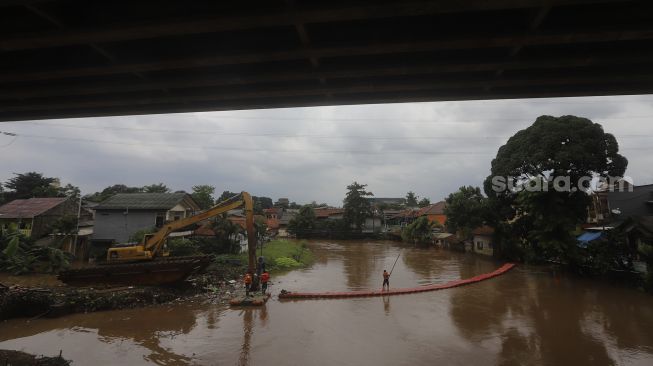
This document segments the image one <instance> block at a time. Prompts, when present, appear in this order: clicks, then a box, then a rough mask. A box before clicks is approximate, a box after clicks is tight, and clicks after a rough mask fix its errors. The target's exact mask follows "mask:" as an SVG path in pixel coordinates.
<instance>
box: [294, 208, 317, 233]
mask: <svg viewBox="0 0 653 366" xmlns="http://www.w3.org/2000/svg"><path fill="white" fill-rule="evenodd" d="M314 229H315V211H313V207H312V206H311V205H305V206H302V208H300V209H299V212H298V213H297V215H295V217H294V218H292V219H291V220H290V222H288V231H289V232H290V233H291V234H293V235H295V236H297V237H298V238H305V237H308V236H310V235H311V233H312V232H313V230H314Z"/></svg>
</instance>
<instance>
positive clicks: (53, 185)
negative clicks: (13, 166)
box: [4, 172, 79, 201]
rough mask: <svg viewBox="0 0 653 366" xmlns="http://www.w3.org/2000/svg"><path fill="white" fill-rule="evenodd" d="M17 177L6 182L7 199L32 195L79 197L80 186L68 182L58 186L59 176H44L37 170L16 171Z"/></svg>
mask: <svg viewBox="0 0 653 366" xmlns="http://www.w3.org/2000/svg"><path fill="white" fill-rule="evenodd" d="M14 175H15V177H13V178H10V179H9V180H8V181H7V182H5V183H4V186H5V188H7V189H8V191H6V192H5V193H4V195H5V200H6V201H12V200H15V199H21V198H31V197H79V188H77V187H75V186H73V185H71V184H67V185H66V186H65V187H59V186H58V184H57V183H58V181H59V180H58V179H57V178H50V177H44V176H43V174H41V173H37V172H27V173H22V174H17V173H14Z"/></svg>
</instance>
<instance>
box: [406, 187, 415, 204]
mask: <svg viewBox="0 0 653 366" xmlns="http://www.w3.org/2000/svg"><path fill="white" fill-rule="evenodd" d="M417 199H418V197H417V195H416V194H415V192H413V191H408V193H406V206H408V207H417Z"/></svg>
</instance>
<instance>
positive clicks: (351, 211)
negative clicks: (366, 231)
mask: <svg viewBox="0 0 653 366" xmlns="http://www.w3.org/2000/svg"><path fill="white" fill-rule="evenodd" d="M365 187H367V184H359V183H357V182H353V183H352V184H350V185H348V186H347V195H346V196H345V199H344V201H343V202H344V205H343V207H344V209H345V212H344V214H343V219H344V221H345V223H346V224H347V225H348V226H349V227H352V226H353V227H354V228H356V230H357V231H361V229H362V227H363V224H364V223H365V219H366V218H367V217H369V216H371V215H372V205H371V204H370V201H369V200H368V199H367V198H366V197H371V196H374V194H373V193H372V192H368V191H366V190H365Z"/></svg>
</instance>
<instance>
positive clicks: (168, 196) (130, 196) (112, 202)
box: [95, 193, 192, 210]
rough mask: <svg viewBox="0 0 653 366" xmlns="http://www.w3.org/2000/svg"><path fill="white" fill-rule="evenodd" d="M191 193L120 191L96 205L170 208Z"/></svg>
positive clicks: (156, 208) (105, 206) (111, 208)
mask: <svg viewBox="0 0 653 366" xmlns="http://www.w3.org/2000/svg"><path fill="white" fill-rule="evenodd" d="M186 196H188V198H189V199H192V198H190V195H189V194H188V193H118V194H116V195H114V196H112V197H110V198H108V199H107V200H105V201H104V202H102V203H100V205H99V206H96V207H95V209H96V210H121V209H127V208H129V209H134V210H169V209H171V208H173V207H175V206H176V205H177V204H178V203H180V202H181V201H183V200H184V198H186Z"/></svg>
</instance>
